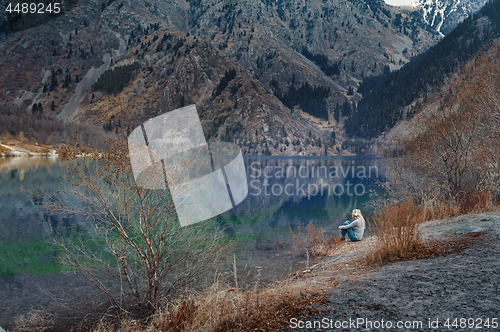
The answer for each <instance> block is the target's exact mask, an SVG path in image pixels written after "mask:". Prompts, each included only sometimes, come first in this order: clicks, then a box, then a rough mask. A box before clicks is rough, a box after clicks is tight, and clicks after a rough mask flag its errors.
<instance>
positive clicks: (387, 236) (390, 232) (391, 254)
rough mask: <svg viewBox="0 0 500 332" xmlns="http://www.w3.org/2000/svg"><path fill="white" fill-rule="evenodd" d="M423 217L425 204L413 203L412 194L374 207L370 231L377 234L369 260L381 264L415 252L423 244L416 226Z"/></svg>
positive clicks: (406, 256)
mask: <svg viewBox="0 0 500 332" xmlns="http://www.w3.org/2000/svg"><path fill="white" fill-rule="evenodd" d="M424 217H425V209H424V207H423V206H416V205H415V203H414V201H413V198H411V197H410V198H409V199H408V200H407V201H405V202H400V203H392V204H389V205H386V206H385V207H383V208H382V209H381V210H379V211H375V212H374V213H373V217H372V221H373V226H371V231H372V232H374V233H376V235H377V237H376V241H375V246H374V248H372V250H371V252H370V254H369V255H368V260H369V261H370V262H371V263H378V264H380V263H386V262H392V261H396V260H400V259H406V258H408V257H411V256H414V255H415V254H416V252H418V251H419V250H421V249H422V248H423V247H425V246H424V244H423V242H422V240H421V236H420V233H419V230H418V225H419V224H420V223H421V222H423V221H424Z"/></svg>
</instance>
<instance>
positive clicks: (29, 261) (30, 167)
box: [0, 157, 385, 326]
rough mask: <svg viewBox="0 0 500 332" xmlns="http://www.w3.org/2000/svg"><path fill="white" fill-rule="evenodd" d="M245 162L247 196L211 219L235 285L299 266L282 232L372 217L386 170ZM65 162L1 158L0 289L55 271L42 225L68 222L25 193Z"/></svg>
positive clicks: (48, 181) (324, 162)
mask: <svg viewBox="0 0 500 332" xmlns="http://www.w3.org/2000/svg"><path fill="white" fill-rule="evenodd" d="M244 161H245V166H246V172H247V178H248V191H249V193H248V196H247V197H246V199H245V200H244V201H243V202H242V203H240V204H239V205H237V206H236V207H235V208H233V209H232V210H230V211H227V212H225V213H223V214H221V215H219V216H218V217H216V219H217V221H218V223H219V224H220V225H222V226H223V227H224V232H225V234H226V235H227V236H228V237H231V238H232V239H234V240H235V241H236V246H235V248H234V250H233V251H232V252H231V253H230V254H229V255H228V257H227V260H228V261H232V260H233V258H234V257H235V258H236V262H237V269H238V273H239V275H240V276H241V277H240V282H242V283H244V282H251V281H252V280H253V278H254V277H255V273H256V271H257V269H259V270H260V271H261V273H262V275H261V278H263V279H264V280H267V281H269V282H273V280H278V279H280V278H282V277H284V276H285V275H286V274H287V273H289V272H290V271H292V270H294V269H298V268H302V267H303V264H304V259H303V258H302V257H299V256H298V255H297V253H296V252H295V250H294V248H293V243H292V239H291V236H290V230H289V229H290V228H291V229H292V230H293V231H294V232H297V227H301V229H303V233H305V232H304V231H305V228H306V227H305V226H306V225H307V224H309V223H313V224H315V225H316V226H317V227H322V228H323V229H324V230H325V231H326V232H327V233H328V234H337V233H338V225H340V224H341V223H342V222H343V221H345V220H347V219H351V218H350V212H351V211H352V209H354V208H360V209H361V210H362V211H363V213H364V215H365V217H366V216H367V215H369V213H370V212H371V211H370V210H369V208H366V203H367V202H368V201H369V199H370V196H369V192H370V191H372V190H377V188H378V186H377V182H378V181H383V180H384V170H385V168H384V163H385V160H384V159H377V158H364V157H325V158H320V157H303V158H283V157H261V158H259V157H245V159H244ZM67 163H68V162H63V161H60V160H57V159H42V158H27V159H19V158H16V159H12V158H11V159H0V289H1V288H2V286H3V287H4V288H5V287H7V288H8V289H10V290H11V291H12V292H14V291H15V289H19V288H20V289H21V290H22V289H23V287H25V288H26V285H23V282H22V281H19V280H20V279H22V280H26V278H28V279H29V280H30V282H31V284H32V285H35V284H36V282H37V280H39V281H40V282H41V283H44V282H45V281H44V280H46V279H47V278H48V277H47V275H52V276H54V273H57V272H58V271H59V270H60V266H59V264H58V262H57V257H56V252H55V250H54V248H53V247H52V246H51V245H50V244H48V241H47V240H48V239H49V237H50V231H49V229H50V227H49V226H48V224H51V225H52V226H53V227H57V228H58V229H59V230H62V231H71V229H72V225H74V220H73V219H72V218H74V217H71V216H62V215H59V216H58V215H53V214H51V213H47V211H45V210H44V209H43V208H41V207H40V206H38V204H37V201H36V199H35V200H34V199H32V198H29V197H26V196H29V195H31V193H30V192H29V191H30V190H32V189H35V190H39V189H40V188H42V189H43V190H45V191H47V192H51V191H54V190H58V189H61V187H62V176H63V175H66V174H67ZM16 280H17V281H16ZM52 280H54V279H53V278H52ZM261 280H262V279H261ZM16 282H17V283H16ZM12 283H14V284H12ZM28 289H29V288H26V289H24V292H27V291H28ZM9 294H14V293H5V292H3V293H2V291H1V290H0V326H2V325H4V326H5V320H6V319H7V320H8V318H7V317H6V314H5V312H6V311H4V310H2V309H5V308H3V307H5V306H6V305H7V304H6V303H10V299H9V301H6V300H7V299H6V298H4V299H2V296H3V297H7V296H11V295H9ZM33 301H34V300H33ZM28 302H29V301H28ZM2 303H3V304H2ZM12 303H13V302H12ZM23 308H24V307H23V306H19V307H18V309H19V310H21V311H22V309H23ZM2 311H3V312H4V314H2Z"/></svg>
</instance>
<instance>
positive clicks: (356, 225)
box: [336, 209, 365, 242]
mask: <svg viewBox="0 0 500 332" xmlns="http://www.w3.org/2000/svg"><path fill="white" fill-rule="evenodd" d="M351 216H352V217H353V218H354V220H353V221H352V222H349V221H346V222H345V223H344V224H343V225H342V226H339V228H340V229H341V231H340V236H341V238H340V239H337V240H336V241H337V242H342V241H345V235H346V234H347V235H348V236H349V239H350V240H351V242H355V241H360V240H361V239H362V238H363V233H364V232H365V219H364V218H363V216H362V215H361V211H360V210H358V209H354V210H352V214H351Z"/></svg>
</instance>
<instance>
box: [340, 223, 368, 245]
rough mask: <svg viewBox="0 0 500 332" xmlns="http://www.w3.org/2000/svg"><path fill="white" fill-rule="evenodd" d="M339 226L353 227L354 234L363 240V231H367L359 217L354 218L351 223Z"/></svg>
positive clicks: (341, 227) (342, 227)
mask: <svg viewBox="0 0 500 332" xmlns="http://www.w3.org/2000/svg"><path fill="white" fill-rule="evenodd" d="M339 228H340V229H348V228H352V230H353V231H354V235H355V236H356V239H358V240H361V239H362V238H363V233H364V232H365V229H364V228H363V224H362V223H361V221H360V220H359V219H355V220H353V222H352V223H350V224H349V225H345V226H344V225H342V226H339Z"/></svg>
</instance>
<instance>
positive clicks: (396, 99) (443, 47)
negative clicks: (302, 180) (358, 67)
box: [345, 0, 500, 138]
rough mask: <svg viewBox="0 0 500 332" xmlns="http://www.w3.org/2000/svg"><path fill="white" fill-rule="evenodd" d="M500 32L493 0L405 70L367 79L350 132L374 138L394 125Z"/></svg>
mask: <svg viewBox="0 0 500 332" xmlns="http://www.w3.org/2000/svg"><path fill="white" fill-rule="evenodd" d="M497 36H500V1H499V0H493V1H490V2H489V3H487V4H486V5H485V6H484V7H483V8H482V9H481V10H480V11H479V12H477V13H476V14H474V15H473V16H471V17H469V18H467V19H466V20H465V21H464V22H462V23H460V24H459V25H458V26H457V27H456V28H455V29H454V30H453V31H452V32H450V33H449V34H448V35H447V36H446V37H445V38H443V40H441V41H440V42H439V43H438V44H437V45H435V46H433V47H432V48H430V49H429V50H428V51H426V52H425V53H424V54H422V55H421V56H419V57H417V58H416V59H415V60H414V61H412V62H410V63H409V64H408V65H406V66H405V67H403V68H402V69H401V70H399V71H396V72H393V73H390V74H388V75H385V76H379V77H372V78H369V79H366V80H365V81H363V83H362V84H361V85H360V87H359V89H358V91H359V92H360V93H362V94H363V99H362V100H361V101H360V102H359V103H358V108H357V111H356V112H354V113H353V114H352V115H351V116H350V118H349V119H348V120H347V121H346V123H345V125H346V127H345V128H346V132H347V133H348V135H351V136H359V137H365V138H371V137H375V136H377V135H379V134H380V133H382V132H383V131H385V130H387V129H389V128H391V127H392V126H394V124H395V123H396V122H397V121H399V120H400V119H401V118H402V117H403V116H405V114H404V112H403V108H404V107H405V106H407V105H409V104H410V103H412V102H413V101H414V100H415V99H416V98H417V97H419V96H420V95H421V94H425V92H426V91H427V90H428V89H430V88H431V87H434V86H439V85H440V84H441V83H442V82H443V81H444V80H445V78H446V77H447V76H448V75H449V74H450V73H451V72H453V71H454V70H455V69H456V68H457V67H459V66H461V65H463V64H464V63H465V62H466V61H467V60H468V59H469V58H470V57H471V56H472V55H473V54H475V53H476V52H477V51H479V50H481V49H482V48H483V47H484V46H486V45H488V43H490V42H491V41H492V39H493V38H494V37H497ZM415 111H416V110H413V111H411V112H410V114H409V115H410V116H411V113H412V112H415Z"/></svg>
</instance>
